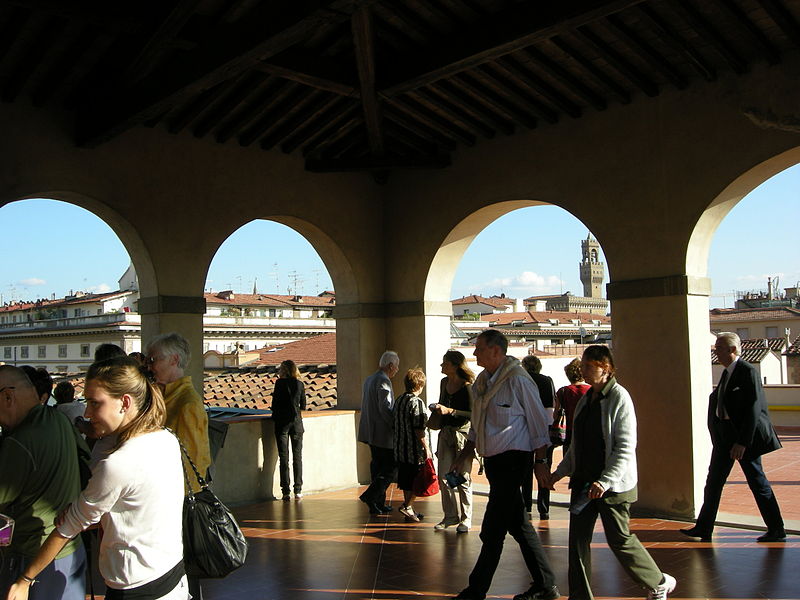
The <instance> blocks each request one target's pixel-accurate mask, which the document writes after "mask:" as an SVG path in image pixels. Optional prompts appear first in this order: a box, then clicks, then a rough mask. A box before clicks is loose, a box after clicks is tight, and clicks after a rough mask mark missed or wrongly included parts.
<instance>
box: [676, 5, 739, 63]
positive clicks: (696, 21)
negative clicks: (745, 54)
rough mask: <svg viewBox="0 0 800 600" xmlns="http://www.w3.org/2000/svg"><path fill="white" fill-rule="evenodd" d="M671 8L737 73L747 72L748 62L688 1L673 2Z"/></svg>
mask: <svg viewBox="0 0 800 600" xmlns="http://www.w3.org/2000/svg"><path fill="white" fill-rule="evenodd" d="M670 8H672V9H673V10H676V11H677V12H678V13H680V14H681V15H682V16H683V18H684V19H685V20H686V22H687V23H688V24H689V26H690V27H691V28H692V29H694V30H695V31H696V32H697V33H698V34H700V37H702V38H703V39H704V40H705V41H706V42H707V43H708V44H710V45H711V47H712V48H714V50H716V51H717V53H718V54H719V55H720V56H722V58H724V59H725V62H727V63H728V65H729V66H730V68H731V69H733V70H734V72H735V73H738V74H739V75H742V74H744V73H746V72H747V70H748V67H747V62H745V60H744V59H743V58H742V57H741V56H739V54H738V53H737V52H736V51H735V50H734V49H733V47H732V46H731V44H730V43H729V42H728V41H727V40H726V39H725V38H723V37H722V35H721V34H720V33H719V31H717V30H716V29H714V28H713V27H712V26H711V24H710V23H709V22H708V20H707V19H706V18H705V17H704V16H703V15H702V14H700V12H699V11H698V10H697V9H696V8H695V7H694V6H692V5H691V4H689V2H687V1H686V0H673V1H672V2H671V3H670Z"/></svg>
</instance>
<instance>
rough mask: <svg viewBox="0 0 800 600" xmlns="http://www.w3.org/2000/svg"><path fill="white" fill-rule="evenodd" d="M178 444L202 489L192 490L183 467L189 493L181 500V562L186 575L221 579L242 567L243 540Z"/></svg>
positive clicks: (244, 541) (228, 513)
mask: <svg viewBox="0 0 800 600" xmlns="http://www.w3.org/2000/svg"><path fill="white" fill-rule="evenodd" d="M176 438H177V436H176ZM178 443H179V444H180V445H181V451H182V452H183V455H184V456H185V457H186V460H187V461H188V462H189V464H190V465H191V466H192V470H193V471H194V474H195V477H197V482H198V483H199V484H200V487H201V488H202V489H201V490H200V491H199V492H193V491H192V486H191V485H190V484H189V476H188V474H187V473H186V465H185V464H184V466H183V478H184V480H185V481H186V488H187V489H188V490H189V492H188V495H187V496H186V498H184V500H183V562H184V565H185V567H186V574H187V575H190V576H194V577H199V578H201V579H205V578H215V579H216V578H221V577H225V576H227V575H228V574H230V573H232V572H233V571H235V570H236V569H238V568H239V567H241V566H242V565H243V564H244V561H245V559H246V558H247V540H246V539H245V537H244V534H243V533H242V530H241V529H239V525H238V523H236V519H235V518H234V517H233V515H232V514H231V511H229V510H228V508H227V507H226V506H225V505H224V504H223V503H222V502H220V501H219V499H218V498H217V497H216V496H215V495H214V492H212V491H211V490H210V489H209V487H208V484H207V483H206V480H205V479H203V478H202V477H201V476H200V473H198V471H197V467H196V466H195V464H194V463H193V462H192V459H191V458H189V453H188V452H187V451H186V448H184V447H183V444H181V443H180V440H178Z"/></svg>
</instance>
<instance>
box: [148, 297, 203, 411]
mask: <svg viewBox="0 0 800 600" xmlns="http://www.w3.org/2000/svg"><path fill="white" fill-rule="evenodd" d="M205 312H206V301H205V298H203V297H202V296H163V295H159V296H148V297H144V298H140V299H139V313H140V314H141V315H142V352H144V351H145V349H146V348H147V343H148V342H149V341H150V340H151V339H153V338H154V337H155V336H157V335H160V334H162V333H169V332H171V331H175V332H177V333H179V334H181V335H182V336H183V337H185V338H186V339H187V340H188V341H189V347H190V349H191V352H192V360H191V362H190V363H189V366H188V367H187V368H186V375H191V376H192V383H194V386H195V388H196V389H197V391H198V393H199V394H200V397H201V398H202V397H203V315H204V314H205Z"/></svg>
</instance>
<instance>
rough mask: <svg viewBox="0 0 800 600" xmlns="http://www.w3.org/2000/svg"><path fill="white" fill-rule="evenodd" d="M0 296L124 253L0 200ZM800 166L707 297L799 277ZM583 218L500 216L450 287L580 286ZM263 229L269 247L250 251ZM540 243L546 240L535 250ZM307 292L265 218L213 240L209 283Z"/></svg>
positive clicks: (547, 289)
mask: <svg viewBox="0 0 800 600" xmlns="http://www.w3.org/2000/svg"><path fill="white" fill-rule="evenodd" d="M0 222H1V223H2V224H3V236H0V255H2V256H3V257H4V258H5V260H4V261H3V264H2V266H0V296H1V298H0V302H8V301H12V300H20V299H25V300H27V299H35V298H43V297H50V296H51V295H52V294H55V295H56V297H63V296H64V295H65V294H67V293H69V292H70V291H71V290H79V289H80V290H85V291H92V292H102V291H111V290H115V289H117V287H118V286H117V279H118V278H119V277H120V276H121V275H122V274H123V272H124V271H125V269H126V268H127V266H128V262H129V259H128V254H127V252H126V251H125V248H124V247H123V246H122V244H121V242H120V241H119V239H118V238H117V237H116V235H115V234H114V233H113V231H112V230H111V229H110V228H109V227H108V226H107V225H106V224H105V223H103V222H102V221H100V219H98V218H97V217H95V216H94V215H92V214H91V213H89V212H88V211H85V210H83V209H81V208H78V207H75V206H72V205H69V204H66V203H63V202H56V201H51V200H25V201H22V202H14V203H11V204H8V205H6V206H4V207H3V208H0ZM799 229H800V165H796V166H794V167H792V168H790V169H787V170H786V171H783V172H782V173H780V174H778V175H776V176H775V177H773V178H772V179H771V180H769V181H767V182H765V183H764V184H762V185H761V186H760V187H759V188H756V189H755V190H754V191H753V192H751V193H750V194H749V195H748V196H747V197H746V198H745V199H744V200H742V201H741V202H740V203H739V204H738V205H737V206H736V207H735V208H734V209H733V210H732V211H731V213H730V214H729V215H728V216H727V217H726V218H725V220H724V221H723V222H722V224H721V225H720V227H719V228H718V229H717V232H716V234H715V236H714V241H713V243H712V247H711V255H710V258H709V275H710V277H711V278H712V288H713V296H712V297H711V299H710V300H711V302H710V303H711V306H712V307H717V306H719V307H725V306H727V307H730V306H732V305H733V294H734V292H735V291H737V290H740V291H745V290H760V289H766V278H767V276H773V277H774V276H779V277H780V282H781V287H789V286H794V285H795V284H796V283H797V282H798V281H800V252H798V239H800V233H799V231H798V230H799ZM587 233H588V232H587V229H586V228H585V227H584V226H583V224H582V223H581V222H580V221H578V220H577V219H575V218H574V217H572V216H571V215H570V214H569V213H567V212H566V211H563V210H561V209H559V208H556V207H553V206H539V207H534V208H526V209H521V210H518V211H514V212H513V213H509V214H508V215H505V216H504V217H501V218H500V219H498V220H497V221H495V222H494V223H493V224H491V225H490V226H489V227H487V228H486V229H485V230H484V231H483V232H482V233H481V234H480V235H478V237H477V238H476V239H475V240H474V241H473V243H472V244H471V245H470V247H469V248H468V249H467V252H466V253H465V255H464V259H463V260H462V263H461V265H460V267H459V269H458V271H457V272H456V275H455V279H454V281H453V289H452V293H451V297H453V298H457V297H460V296H463V295H467V294H473V293H474V294H483V295H491V294H499V293H505V294H506V295H507V296H511V297H517V296H523V297H525V296H531V295H538V294H550V293H561V292H566V291H571V292H573V293H574V294H581V293H582V286H581V283H580V279H579V277H578V263H579V262H580V240H581V239H583V238H585V237H586V234H587ZM265 236H268V237H269V238H270V239H272V240H273V242H274V243H272V244H270V247H271V248H272V249H274V252H271V253H269V254H266V255H264V256H253V254H252V248H254V247H260V246H261V244H260V241H261V240H263V239H264V237H265ZM543 248H546V249H547V250H546V251H543V250H542V249H543ZM254 280H257V282H258V290H259V291H260V292H272V293H281V294H286V293H288V290H291V291H292V293H295V292H297V293H301V294H315V293H318V292H319V291H322V290H326V289H332V284H331V281H330V277H329V276H328V273H327V271H326V270H325V267H324V265H323V263H322V260H321V259H320V258H319V256H318V255H317V253H316V252H315V251H314V249H313V248H312V246H311V245H310V244H309V243H308V242H307V241H306V240H305V239H304V238H302V237H301V236H300V235H299V234H297V233H295V232H294V231H293V230H291V229H289V228H288V227H285V226H283V225H280V224H277V223H273V222H270V221H254V222H252V223H249V224H247V225H245V226H243V227H242V228H241V229H239V231H237V232H236V233H235V234H234V235H232V236H231V237H230V238H228V240H227V241H226V242H225V243H224V244H223V245H222V246H221V247H220V250H219V251H218V252H217V255H216V257H215V258H214V260H213V262H212V264H211V268H210V269H209V274H208V280H207V282H206V288H207V289H213V290H222V289H229V288H233V289H234V290H235V291H240V292H249V291H251V290H252V289H253V282H254Z"/></svg>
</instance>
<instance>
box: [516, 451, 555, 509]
mask: <svg viewBox="0 0 800 600" xmlns="http://www.w3.org/2000/svg"><path fill="white" fill-rule="evenodd" d="M555 449H556V448H555V446H550V447H549V448H548V449H547V468H548V469H551V470H552V466H553V451H554V450H555ZM533 464H534V463H533V454H531V466H530V469H526V471H525V474H524V475H523V477H522V499H523V500H524V501H525V510H527V511H528V512H531V510H532V509H533V480H534V479H535V477H534V476H533ZM537 487H538V489H537V491H536V509H537V510H538V511H539V514H540V515H546V514H548V513H549V512H550V490H548V489H547V488H543V487H541V486H539V485H537Z"/></svg>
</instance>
